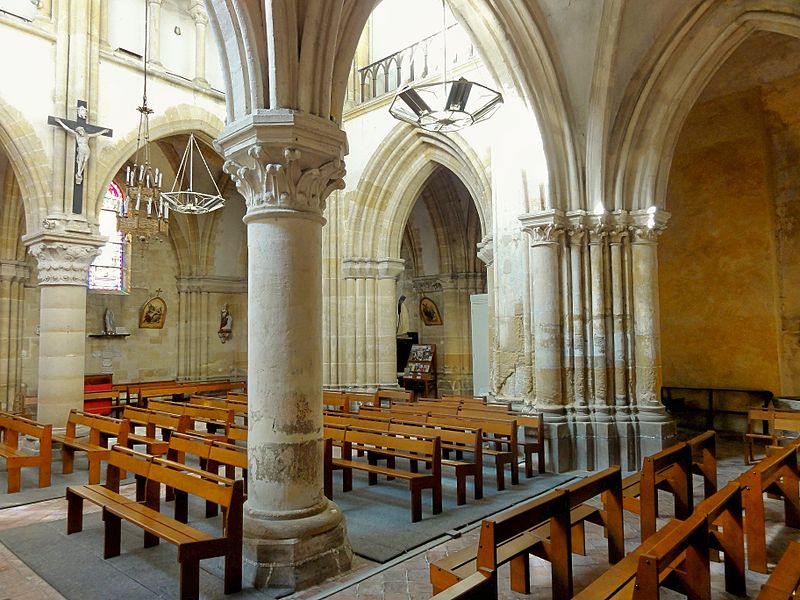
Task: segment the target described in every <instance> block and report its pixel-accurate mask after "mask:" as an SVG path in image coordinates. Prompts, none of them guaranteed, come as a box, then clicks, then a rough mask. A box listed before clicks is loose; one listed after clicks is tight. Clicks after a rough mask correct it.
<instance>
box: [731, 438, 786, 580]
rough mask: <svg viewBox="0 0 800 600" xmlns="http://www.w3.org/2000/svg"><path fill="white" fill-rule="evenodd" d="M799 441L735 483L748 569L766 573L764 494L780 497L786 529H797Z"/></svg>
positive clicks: (757, 466) (745, 473) (759, 464)
mask: <svg viewBox="0 0 800 600" xmlns="http://www.w3.org/2000/svg"><path fill="white" fill-rule="evenodd" d="M799 446H800V440H798V441H797V442H794V443H792V444H791V445H789V446H788V447H787V448H784V449H781V450H780V451H779V452H776V453H775V454H773V455H772V456H768V457H766V458H764V459H763V460H762V461H761V462H759V463H756V464H755V465H753V466H751V467H750V468H749V469H748V470H747V471H745V472H744V473H742V474H741V475H740V476H739V477H738V478H737V481H738V482H740V483H741V485H742V488H743V492H742V496H743V504H744V510H745V515H746V519H745V532H746V534H747V566H748V568H749V569H750V570H751V571H756V572H758V573H766V572H767V543H766V525H765V513H764V494H765V493H770V494H775V495H777V496H779V497H781V498H783V505H784V518H785V522H786V525H787V526H788V527H794V528H795V529H797V528H800V498H798V485H799V481H800V480H799V479H798V470H797V450H798V447H799Z"/></svg>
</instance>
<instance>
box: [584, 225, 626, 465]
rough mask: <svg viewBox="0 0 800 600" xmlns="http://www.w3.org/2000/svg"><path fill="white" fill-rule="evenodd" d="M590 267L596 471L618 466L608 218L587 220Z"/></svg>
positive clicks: (590, 350) (591, 357) (590, 353)
mask: <svg viewBox="0 0 800 600" xmlns="http://www.w3.org/2000/svg"><path fill="white" fill-rule="evenodd" d="M588 235H589V264H590V270H591V283H590V288H591V299H592V300H591V307H590V309H591V328H590V331H591V338H590V340H589V344H588V347H589V371H590V374H591V376H592V383H593V386H592V389H593V397H592V406H591V409H592V420H593V425H594V434H595V465H594V466H595V469H605V468H607V467H609V466H611V465H615V464H619V461H618V459H619V444H618V439H617V430H616V426H615V425H614V422H613V421H614V418H613V412H612V411H613V398H611V397H610V396H609V393H608V387H609V371H610V369H609V358H608V347H609V344H608V325H609V324H610V320H609V306H608V304H607V301H608V299H610V295H609V294H608V293H607V290H606V287H607V286H606V281H607V279H608V275H609V267H610V264H609V262H608V259H607V252H606V248H607V241H608V224H607V215H606V214H605V213H603V214H600V215H592V216H590V217H589V228H588Z"/></svg>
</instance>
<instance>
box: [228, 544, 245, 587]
mask: <svg viewBox="0 0 800 600" xmlns="http://www.w3.org/2000/svg"><path fill="white" fill-rule="evenodd" d="M241 590H242V550H241V548H238V549H233V550H232V551H231V552H228V553H227V554H226V555H225V593H226V594H233V593H235V592H240V591H241Z"/></svg>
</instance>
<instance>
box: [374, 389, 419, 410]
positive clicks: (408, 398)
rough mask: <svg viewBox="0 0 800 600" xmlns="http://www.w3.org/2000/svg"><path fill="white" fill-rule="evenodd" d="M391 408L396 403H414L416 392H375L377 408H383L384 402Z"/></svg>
mask: <svg viewBox="0 0 800 600" xmlns="http://www.w3.org/2000/svg"><path fill="white" fill-rule="evenodd" d="M384 400H386V402H387V404H389V405H390V406H391V404H393V403H394V402H405V403H410V402H413V401H414V392H412V391H410V390H382V389H380V388H378V391H377V392H375V402H374V405H375V406H378V407H380V406H383V401H384Z"/></svg>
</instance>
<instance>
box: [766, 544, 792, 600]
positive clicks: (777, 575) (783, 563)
mask: <svg viewBox="0 0 800 600" xmlns="http://www.w3.org/2000/svg"><path fill="white" fill-rule="evenodd" d="M798 589H800V544H798V543H797V542H794V541H792V542H789V546H788V547H787V548H786V552H784V553H783V556H782V557H781V560H780V562H779V563H778V565H777V566H776V567H775V570H774V571H773V572H772V574H771V575H770V576H769V579H767V583H765V584H764V586H763V587H762V588H761V593H760V594H759V595H758V600H792V599H793V598H795V597H796V596H797V591H798Z"/></svg>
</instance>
